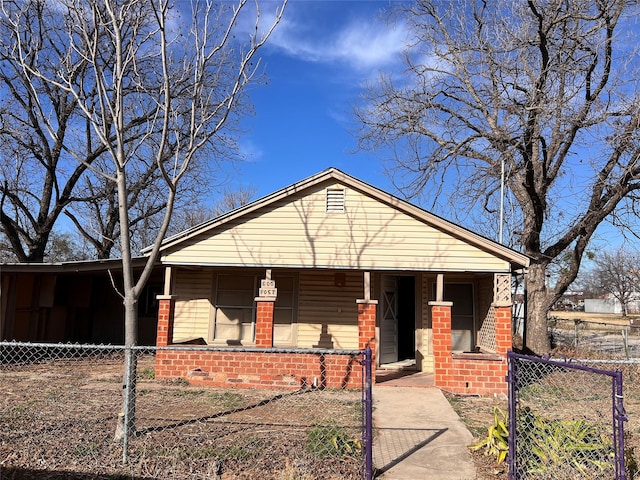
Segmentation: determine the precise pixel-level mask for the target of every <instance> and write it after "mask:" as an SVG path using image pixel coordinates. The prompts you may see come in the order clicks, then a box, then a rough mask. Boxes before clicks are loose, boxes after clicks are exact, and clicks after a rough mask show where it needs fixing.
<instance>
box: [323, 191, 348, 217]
mask: <svg viewBox="0 0 640 480" xmlns="http://www.w3.org/2000/svg"><path fill="white" fill-rule="evenodd" d="M344 197H345V191H344V188H327V212H334V213H344Z"/></svg>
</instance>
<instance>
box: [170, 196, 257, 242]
mask: <svg viewBox="0 0 640 480" xmlns="http://www.w3.org/2000/svg"><path fill="white" fill-rule="evenodd" d="M257 191H258V189H257V188H256V187H254V186H248V187H243V186H240V187H238V188H237V189H232V188H230V187H225V188H224V190H223V191H222V195H221V196H220V198H219V199H218V200H217V201H216V202H215V203H214V204H213V206H211V207H207V206H206V205H202V204H201V203H200V202H197V201H196V202H195V203H194V204H193V205H190V206H188V207H184V208H182V209H181V210H180V211H179V212H176V213H177V214H176V215H174V217H173V219H172V222H171V226H170V227H169V229H170V233H171V234H176V233H179V232H181V231H183V230H186V229H188V228H191V227H195V226H196V225H199V224H201V223H203V222H206V221H207V220H210V219H212V218H216V217H219V216H220V215H222V214H224V213H227V212H230V211H232V210H235V209H236V208H240V207H242V206H244V205H246V204H247V203H249V202H250V201H251V199H252V198H253V197H254V196H255V194H256V192H257Z"/></svg>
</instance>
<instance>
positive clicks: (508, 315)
mask: <svg viewBox="0 0 640 480" xmlns="http://www.w3.org/2000/svg"><path fill="white" fill-rule="evenodd" d="M493 315H494V321H495V329H496V353H497V354H498V355H500V356H503V357H506V355H507V352H508V351H510V350H511V349H512V345H513V340H512V323H511V322H512V311H511V305H497V304H494V305H493Z"/></svg>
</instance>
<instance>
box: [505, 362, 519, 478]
mask: <svg viewBox="0 0 640 480" xmlns="http://www.w3.org/2000/svg"><path fill="white" fill-rule="evenodd" d="M516 362H517V359H516V358H515V357H514V356H513V352H507V394H508V402H509V405H508V416H509V453H508V454H507V463H508V465H509V480H516V478H517V476H516V379H517V367H516Z"/></svg>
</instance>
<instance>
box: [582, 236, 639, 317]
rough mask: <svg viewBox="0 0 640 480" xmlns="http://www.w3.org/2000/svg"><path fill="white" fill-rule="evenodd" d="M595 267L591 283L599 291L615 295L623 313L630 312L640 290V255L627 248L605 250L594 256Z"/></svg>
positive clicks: (591, 273)
mask: <svg viewBox="0 0 640 480" xmlns="http://www.w3.org/2000/svg"><path fill="white" fill-rule="evenodd" d="M593 261H594V264H595V265H594V267H593V268H592V269H591V270H590V272H589V274H590V275H589V277H590V284H591V285H592V286H593V287H594V289H597V290H598V291H601V292H605V293H607V294H610V295H611V296H613V297H614V298H615V299H616V300H618V301H619V302H620V306H621V307H622V315H623V316H627V314H628V313H629V302H631V301H632V300H634V299H635V298H636V295H637V292H638V291H640V274H639V273H640V271H639V270H638V262H639V261H640V256H639V255H638V254H637V253H633V252H631V251H629V250H627V249H625V248H619V249H618V250H616V251H613V252H610V251H604V252H602V253H600V254H598V255H596V256H595V257H594V258H593Z"/></svg>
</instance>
